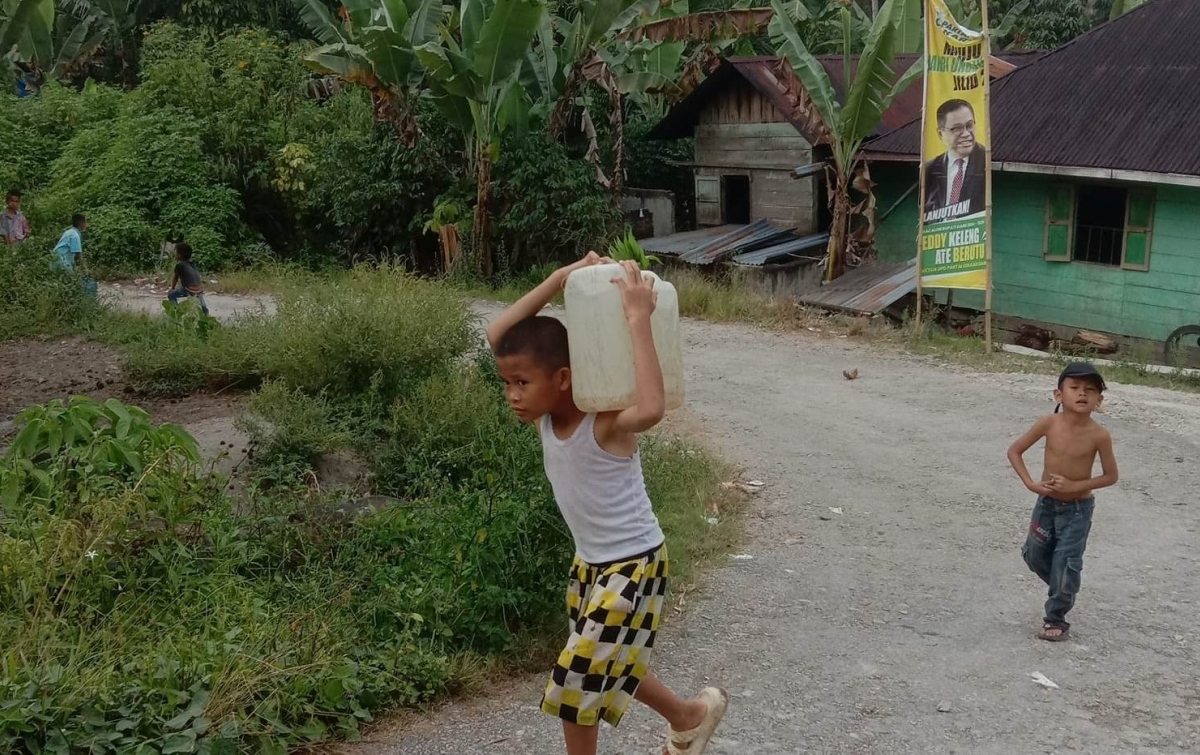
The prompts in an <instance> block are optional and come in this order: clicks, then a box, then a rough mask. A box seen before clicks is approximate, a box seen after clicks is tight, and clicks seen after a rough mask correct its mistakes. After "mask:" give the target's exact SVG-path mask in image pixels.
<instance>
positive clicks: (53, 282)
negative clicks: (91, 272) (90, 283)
mask: <svg viewBox="0 0 1200 755" xmlns="http://www.w3.org/2000/svg"><path fill="white" fill-rule="evenodd" d="M53 244H54V242H53V241H50V240H49V239H48V237H47V236H45V235H42V234H37V235H34V236H32V237H30V238H29V239H26V240H25V242H24V243H22V244H20V245H18V246H16V247H15V248H7V249H3V248H0V291H3V295H0V341H4V340H7V339H9V338H16V337H18V336H26V335H59V334H62V333H69V332H71V331H74V330H78V329H80V328H84V327H86V326H87V325H88V324H89V323H91V322H93V321H94V320H95V319H96V317H97V316H98V314H99V306H98V304H97V302H96V299H94V298H93V297H91V296H89V295H88V294H87V292H86V291H85V290H84V287H83V281H82V280H81V278H80V276H79V275H78V274H74V275H73V274H70V273H66V272H64V271H62V270H59V269H56V268H55V267H54V266H53V264H52V263H53V262H54V257H53V256H52V255H51V253H50V250H51V248H52V247H53Z"/></svg>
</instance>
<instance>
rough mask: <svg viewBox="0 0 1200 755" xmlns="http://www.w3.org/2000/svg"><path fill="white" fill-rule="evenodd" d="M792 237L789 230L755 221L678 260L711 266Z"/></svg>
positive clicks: (682, 255)
mask: <svg viewBox="0 0 1200 755" xmlns="http://www.w3.org/2000/svg"><path fill="white" fill-rule="evenodd" d="M794 236H795V234H794V233H792V231H791V230H780V229H779V228H776V227H775V226H773V225H771V224H770V223H769V222H767V221H766V220H756V221H755V222H753V223H751V224H750V225H744V226H739V227H736V228H734V229H733V230H730V231H728V232H727V233H725V234H723V235H721V236H718V237H716V238H714V239H711V240H709V241H707V242H705V243H701V244H698V245H697V246H696V247H695V248H693V249H691V250H689V251H687V252H684V253H683V254H681V255H679V259H681V260H683V261H684V262H690V263H692V264H693V265H711V264H712V263H714V262H717V261H719V260H722V259H726V258H728V257H732V256H733V255H735V254H741V253H743V252H750V251H754V250H755V249H762V248H763V247H766V246H772V245H773V244H777V243H779V242H781V241H783V240H784V239H787V238H793V237H794Z"/></svg>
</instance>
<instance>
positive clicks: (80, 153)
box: [30, 101, 244, 271]
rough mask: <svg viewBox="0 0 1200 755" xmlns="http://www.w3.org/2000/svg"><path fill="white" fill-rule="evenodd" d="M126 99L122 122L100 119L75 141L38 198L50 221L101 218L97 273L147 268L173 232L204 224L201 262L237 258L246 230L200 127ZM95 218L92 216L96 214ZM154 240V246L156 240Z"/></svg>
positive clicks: (41, 213) (93, 254) (92, 252)
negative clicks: (203, 145)
mask: <svg viewBox="0 0 1200 755" xmlns="http://www.w3.org/2000/svg"><path fill="white" fill-rule="evenodd" d="M134 105H135V103H134V102H132V101H127V102H126V103H125V107H124V108H123V109H122V112H121V114H120V116H119V117H118V118H117V119H116V120H115V121H109V122H103V123H97V124H93V125H92V126H89V127H87V128H85V129H82V130H81V131H80V132H79V133H78V134H76V135H75V137H74V138H72V140H71V142H70V143H69V144H68V145H67V147H66V149H64V151H63V153H62V155H61V156H60V157H59V158H58V160H56V161H55V163H54V165H53V168H52V171H51V172H52V180H51V182H50V185H49V186H47V187H46V189H45V190H44V191H43V192H41V193H40V194H39V195H37V196H36V197H35V199H34V200H33V201H31V203H30V206H31V207H32V208H33V210H34V212H33V214H34V215H36V217H38V218H39V219H42V221H43V222H46V223H49V222H52V220H51V219H53V218H70V216H71V214H72V213H74V212H85V213H89V214H91V215H96V216H97V217H96V218H95V221H96V223H95V225H96V226H97V227H96V228H95V229H94V230H95V231H96V233H95V236H96V238H95V239H89V240H90V241H92V243H93V244H94V246H95V248H94V249H89V250H87V251H88V252H89V257H90V259H91V262H92V263H93V264H94V266H95V268H96V269H98V270H101V271H103V270H105V269H108V270H114V271H128V270H142V269H146V268H148V267H150V266H151V265H152V264H153V261H154V259H155V258H156V255H157V253H158V252H157V250H158V246H159V244H160V243H161V241H162V240H163V239H165V238H166V237H167V236H168V235H170V236H175V237H182V236H184V235H185V234H187V233H195V232H196V231H197V229H204V230H205V231H206V232H207V234H208V235H207V236H206V237H205V238H204V239H203V240H202V243H199V244H196V248H197V261H198V262H199V264H201V265H202V266H208V265H210V264H211V263H214V262H218V263H219V262H220V261H221V260H223V259H226V258H228V257H229V256H230V254H229V252H228V251H227V250H228V249H229V248H230V247H234V246H236V244H237V243H238V241H239V239H240V237H241V236H242V235H243V233H244V231H242V230H241V229H240V221H239V217H238V216H239V211H240V205H239V202H238V199H237V195H236V193H235V192H234V191H233V190H232V189H230V188H228V187H223V186H221V185H219V184H216V183H214V182H213V181H212V179H211V178H210V177H209V170H208V164H207V162H206V160H205V157H204V155H203V153H202V152H201V150H200V124H199V123H198V122H197V121H195V120H194V119H192V118H190V117H188V116H186V115H183V114H180V113H173V112H170V111H165V112H159V113H140V112H137V111H136V109H135V107H134ZM89 219H90V220H91V218H89ZM151 239H153V243H151Z"/></svg>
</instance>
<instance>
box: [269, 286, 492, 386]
mask: <svg viewBox="0 0 1200 755" xmlns="http://www.w3.org/2000/svg"><path fill="white" fill-rule="evenodd" d="M277 301H278V314H277V316H276V317H275V319H274V320H273V321H272V323H271V326H270V327H268V328H264V329H263V330H262V331H261V332H260V333H259V334H258V336H259V337H260V338H261V339H262V340H261V342H259V343H258V344H257V345H256V351H257V353H258V356H257V359H258V360H259V364H260V365H261V367H260V369H261V372H262V374H263V375H264V376H265V377H271V378H278V379H280V380H283V381H284V382H285V383H287V384H288V385H290V386H292V387H295V388H300V389H302V390H305V391H308V392H309V393H318V392H321V391H325V392H327V393H328V394H329V395H330V396H332V397H345V396H356V395H361V394H364V393H368V392H370V393H373V394H374V395H375V396H376V397H377V399H378V400H379V401H380V402H381V403H382V404H383V405H387V404H388V403H390V402H391V401H392V400H394V399H395V398H396V397H398V396H401V395H403V394H405V393H406V392H407V391H410V390H412V389H414V388H415V387H416V386H418V385H419V384H420V383H421V381H423V380H424V379H425V378H427V377H428V376H430V375H432V374H434V373H436V372H438V371H440V370H441V369H443V368H444V367H445V366H446V365H448V364H450V363H451V362H453V361H454V360H455V359H457V358H458V357H459V355H461V354H462V353H463V352H464V351H465V350H466V349H467V348H468V346H470V345H471V343H472V338H473V336H472V333H471V329H470V325H469V323H470V316H469V314H468V312H467V308H466V304H465V302H463V300H462V297H461V296H460V295H459V294H457V293H456V292H454V291H453V290H452V289H450V288H449V287H447V286H445V285H442V284H440V283H432V282H427V281H420V280H417V279H415V278H413V277H412V276H410V275H408V274H406V273H405V272H404V271H403V270H401V269H399V268H387V267H385V268H380V269H378V270H370V269H367V268H361V267H360V268H356V269H355V270H353V271H351V272H350V273H349V274H347V275H345V276H341V277H338V278H336V279H333V280H330V281H328V282H325V283H322V284H320V285H315V286H287V285H285V286H282V287H281V288H280V290H279V291H278V292H277Z"/></svg>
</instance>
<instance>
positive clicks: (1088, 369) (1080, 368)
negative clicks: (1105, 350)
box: [1058, 362, 1108, 393]
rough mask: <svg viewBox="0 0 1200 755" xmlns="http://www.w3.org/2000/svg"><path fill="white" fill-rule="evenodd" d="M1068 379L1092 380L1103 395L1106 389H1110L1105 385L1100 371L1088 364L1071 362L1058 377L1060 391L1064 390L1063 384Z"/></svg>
mask: <svg viewBox="0 0 1200 755" xmlns="http://www.w3.org/2000/svg"><path fill="white" fill-rule="evenodd" d="M1067 378H1079V379H1080V380H1090V381H1091V382H1092V383H1094V384H1095V385H1096V387H1097V388H1098V389H1100V392H1101V393H1104V391H1105V389H1107V388H1108V386H1107V385H1105V383H1104V377H1103V376H1101V375H1100V371H1099V370H1097V369H1096V368H1095V367H1093V366H1092V365H1090V364H1088V363H1087V362H1071V363H1070V364H1068V365H1067V366H1066V367H1065V368H1064V369H1063V371H1062V374H1061V375H1059V376H1058V387H1059V388H1060V389H1061V388H1062V384H1063V382H1064V381H1065V380H1066V379H1067Z"/></svg>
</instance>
